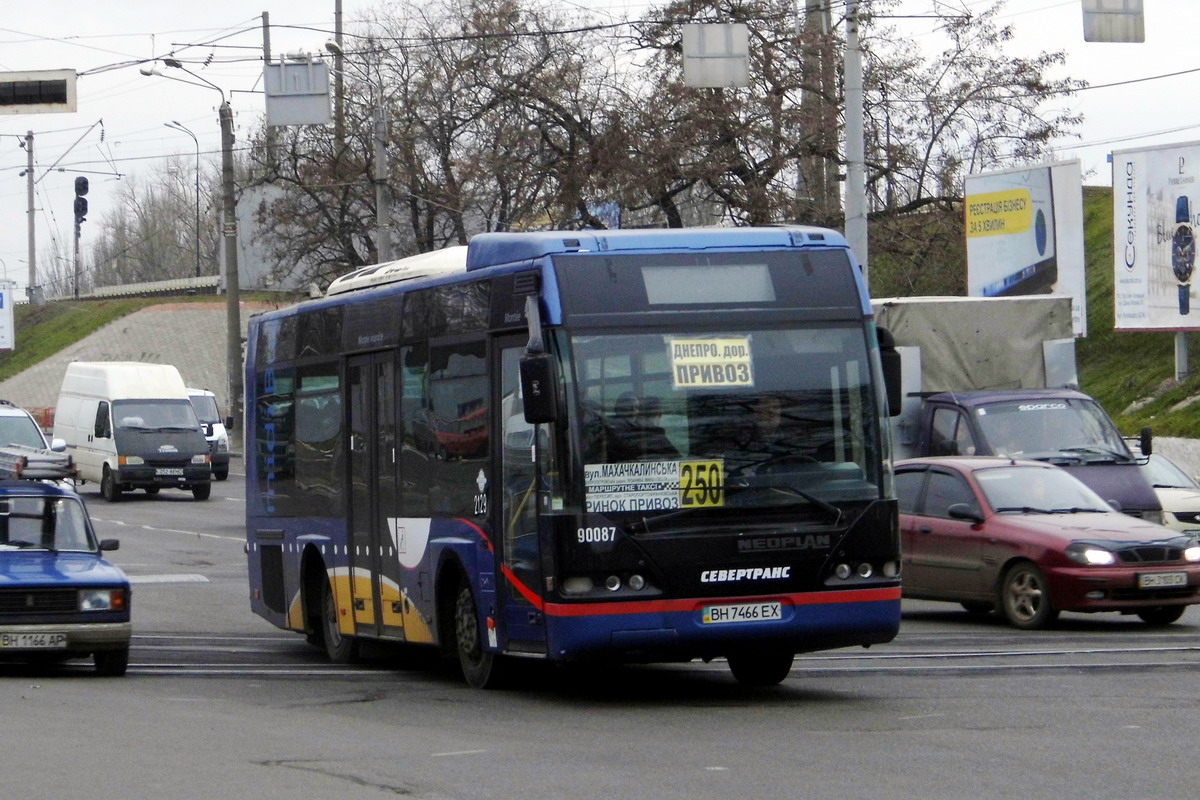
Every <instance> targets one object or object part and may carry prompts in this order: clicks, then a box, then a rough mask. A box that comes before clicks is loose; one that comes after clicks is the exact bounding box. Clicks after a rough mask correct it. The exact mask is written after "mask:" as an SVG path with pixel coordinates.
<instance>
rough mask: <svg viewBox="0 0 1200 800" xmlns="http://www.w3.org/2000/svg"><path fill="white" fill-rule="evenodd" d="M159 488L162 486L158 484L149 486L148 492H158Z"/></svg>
mask: <svg viewBox="0 0 1200 800" xmlns="http://www.w3.org/2000/svg"><path fill="white" fill-rule="evenodd" d="M159 488H160V487H158V486H147V487H146V494H158V490H159Z"/></svg>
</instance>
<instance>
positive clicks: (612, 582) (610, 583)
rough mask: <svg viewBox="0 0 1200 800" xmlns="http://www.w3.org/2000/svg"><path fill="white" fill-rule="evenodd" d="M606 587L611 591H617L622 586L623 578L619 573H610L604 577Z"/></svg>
mask: <svg viewBox="0 0 1200 800" xmlns="http://www.w3.org/2000/svg"><path fill="white" fill-rule="evenodd" d="M604 588H605V589H608V590H609V591H610V592H615V591H617V590H618V589H620V588H621V578H620V576H618V575H609V576H608V577H607V578H605V579H604Z"/></svg>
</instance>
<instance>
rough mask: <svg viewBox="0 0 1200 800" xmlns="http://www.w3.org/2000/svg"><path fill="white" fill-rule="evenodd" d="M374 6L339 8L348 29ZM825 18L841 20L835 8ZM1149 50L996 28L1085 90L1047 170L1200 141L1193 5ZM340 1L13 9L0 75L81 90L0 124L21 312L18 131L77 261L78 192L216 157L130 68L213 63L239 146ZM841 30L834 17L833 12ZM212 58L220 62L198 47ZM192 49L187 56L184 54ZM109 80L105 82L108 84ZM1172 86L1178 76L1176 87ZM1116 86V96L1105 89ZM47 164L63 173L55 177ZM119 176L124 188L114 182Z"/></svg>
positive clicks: (95, 207) (641, 7)
mask: <svg viewBox="0 0 1200 800" xmlns="http://www.w3.org/2000/svg"><path fill="white" fill-rule="evenodd" d="M382 2H383V0H343V4H342V5H343V14H344V17H343V19H344V24H345V26H346V27H347V28H348V29H349V28H351V27H353V26H354V25H355V23H356V22H360V21H361V20H363V19H364V17H366V16H367V15H368V14H370V13H371V12H372V11H373V10H375V9H377V8H379V7H380V6H381V5H382ZM834 2H835V9H839V8H840V7H841V3H840V0H834ZM557 5H559V6H561V7H562V8H564V9H567V10H569V9H570V8H572V7H574V8H579V9H581V11H582V10H588V11H590V12H593V13H598V14H605V15H609V14H611V15H613V16H616V17H621V16H624V15H629V16H632V17H638V16H640V15H642V14H644V13H645V12H646V10H647V9H648V8H650V4H648V3H643V2H633V0H576V1H575V2H572V1H571V0H559V2H558V3H557ZM991 5H992V2H991V0H943V1H942V2H937V1H936V0H904V2H903V4H902V6H901V8H900V9H899V13H901V14H905V15H914V16H920V15H929V14H932V13H933V12H934V11H935V10H940V11H942V12H943V13H954V12H961V11H963V10H966V11H976V12H978V11H979V10H982V9H984V8H987V7H990V6H991ZM1145 5H1146V7H1147V10H1146V43H1145V44H1141V45H1135V44H1089V43H1085V42H1084V41H1083V32H1082V31H1083V27H1082V22H1081V20H1082V12H1081V0H1008V2H1007V3H1006V6H1005V10H1004V12H1002V17H1001V19H1002V21H1004V22H1008V23H1011V24H1012V25H1013V26H1014V27H1015V29H1016V36H1015V38H1014V40H1013V42H1012V43H1011V52H1012V53H1013V54H1014V55H1032V54H1034V53H1037V52H1039V51H1041V50H1058V49H1061V50H1065V51H1067V53H1068V61H1067V66H1066V67H1065V69H1064V71H1063V75H1068V74H1069V75H1070V76H1071V77H1074V78H1078V79H1082V80H1086V81H1088V82H1089V83H1090V84H1092V85H1093V87H1095V88H1091V89H1088V90H1085V91H1083V92H1080V93H1079V94H1078V95H1077V96H1075V97H1073V98H1067V99H1065V100H1064V101H1063V104H1064V105H1065V106H1066V107H1068V108H1070V109H1073V110H1077V111H1079V112H1082V113H1083V114H1085V115H1086V122H1085V124H1084V125H1083V127H1082V129H1081V134H1082V136H1081V138H1080V139H1079V140H1078V142H1062V143H1059V144H1060V148H1059V149H1058V150H1057V151H1056V160H1067V159H1075V158H1077V159H1079V160H1080V162H1081V167H1082V170H1083V174H1084V182H1085V183H1087V184H1109V183H1110V173H1109V167H1108V164H1107V161H1106V159H1107V155H1108V153H1109V152H1111V151H1112V150H1114V149H1117V150H1119V149H1128V148H1136V147H1147V146H1152V145H1155V144H1166V143H1176V142H1190V141H1194V140H1196V139H1200V104H1198V103H1196V102H1195V99H1194V98H1195V97H1196V96H1197V91H1196V89H1195V85H1196V84H1197V82H1198V80H1200V64H1197V62H1196V56H1195V53H1196V52H1197V47H1196V43H1195V37H1196V32H1197V30H1198V29H1200V27H1198V23H1200V2H1198V1H1197V0H1145ZM334 7H335V2H334V0H259V2H257V3H255V2H252V0H251V2H247V1H246V0H194V1H193V2H181V0H40V2H38V1H35V2H21V3H16V2H10V3H8V4H6V8H5V11H6V13H5V15H4V17H3V20H0V71H19V70H32V69H72V70H75V71H76V72H78V73H81V74H82V76H81V77H80V78H79V83H78V94H79V110H78V111H77V112H75V113H71V114H37V115H22V116H5V115H0V215H2V218H3V220H4V222H5V224H4V225H3V226H0V275H3V276H4V277H6V278H8V279H10V280H15V281H16V282H17V284H18V286H19V289H18V294H17V296H18V298H20V297H23V294H24V286H25V283H26V279H27V274H28V260H27V236H26V230H27V220H28V214H27V213H26V208H27V201H26V182H25V178H23V177H21V176H20V173H21V171H22V170H23V169H24V168H25V164H26V153H25V151H24V150H23V149H22V148H21V144H22V141H23V139H24V136H25V134H26V132H27V131H30V130H32V131H33V132H34V153H35V157H36V167H35V170H34V172H35V175H36V176H37V179H38V183H37V189H36V197H35V206H36V209H37V210H36V212H35V220H36V237H37V258H38V259H39V260H41V259H43V258H44V256H43V253H44V252H45V251H46V249H47V246H48V245H49V244H50V242H51V241H52V240H55V239H57V240H58V241H59V242H60V250H61V252H63V253H65V254H67V255H68V256H69V254H70V252H71V236H72V211H71V204H72V201H73V198H74V193H73V189H72V186H73V181H74V177H75V175H77V174H80V173H81V172H82V173H84V174H87V175H88V177H89V180H90V182H91V187H92V188H91V192H90V194H89V196H88V199H89V201H90V205H91V209H90V214H89V221H88V222H85V223H84V234H83V236H84V239H85V241H86V238H87V236H88V234H89V232H90V231H91V230H92V229H93V228H92V227H91V226H94V225H96V222H95V221H97V220H99V219H101V218H102V216H103V214H104V212H105V210H106V203H107V202H109V200H110V195H111V194H112V192H113V189H114V187H115V186H117V185H118V184H117V181H119V180H128V179H129V178H130V176H137V175H139V174H146V173H147V172H149V171H151V170H153V169H154V168H155V167H156V166H161V159H162V158H163V157H165V156H168V155H171V154H174V155H177V156H181V157H183V159H184V162H183V163H184V165H185V167H186V168H188V169H191V168H193V165H194V159H195V152H196V146H195V145H194V144H193V142H192V140H191V139H190V138H189V137H188V136H187V135H186V134H184V133H182V132H179V131H176V130H172V129H169V128H167V127H165V126H164V123H165V122H168V121H177V122H179V123H181V124H182V125H184V126H186V127H188V128H190V129H191V130H192V131H193V132H194V133H195V135H196V137H197V140H198V142H199V148H200V151H201V156H202V158H204V159H206V160H212V159H215V158H216V156H217V154H218V152H219V149H220V135H219V128H218V122H217V113H216V109H217V106H218V105H219V103H220V99H221V95H220V94H219V93H218V92H217V91H215V90H213V89H208V88H204V87H192V86H188V85H185V84H182V83H179V82H175V81H171V80H168V79H165V78H160V77H154V76H149V77H148V76H144V75H142V74H140V72H139V71H138V65H137V64H132V63H129V62H132V61H136V60H139V59H149V58H154V57H156V56H163V55H165V54H167V53H170V52H175V53H177V54H180V55H181V56H184V57H187V58H204V57H207V56H208V55H209V54H212V56H213V57H214V58H215V59H218V60H219V61H220V62H226V61H228V60H229V59H244V60H241V61H236V62H233V63H218V62H216V61H214V63H212V64H211V65H209V66H208V67H205V68H203V69H202V70H201V74H203V75H204V77H205V78H206V79H208V80H209V81H211V82H212V83H215V84H217V85H218V86H219V87H221V88H222V89H223V90H224V91H225V94H226V96H227V97H228V98H229V100H230V104H231V106H232V107H233V109H234V112H235V119H236V126H237V132H238V136H239V138H242V137H243V135H244V134H245V133H246V132H247V131H249V130H250V129H251V128H253V127H254V125H256V124H257V122H258V120H259V118H260V117H261V115H262V114H263V99H262V95H261V94H259V93H258V92H259V91H260V90H261V74H262V67H261V56H262V46H263V39H262V17H261V14H262V12H264V11H265V12H268V13H269V14H270V22H271V26H272V27H271V34H270V35H271V50H272V52H274V53H281V52H292V51H297V50H308V51H321V50H322V47H323V44H324V42H325V41H326V40H327V39H328V38H330V37H331V35H332V31H333V22H334ZM835 15H836V11H835ZM892 23H893V24H894V25H895V26H896V28H897V30H898V32H899V33H900V34H901V35H906V36H912V37H914V38H916V39H917V41H920V42H922V43H928V46H930V47H936V46H937V41H938V39H937V35H936V33H935V32H934V31H935V28H936V20H931V19H920V18H897V19H895V20H893V21H892ZM199 42H218V45H219V46H216V47H213V46H194V45H195V43H199ZM189 45H193V46H189ZM114 65H124V66H116V67H115V68H112V69H107V70H106V69H105V68H107V67H110V66H114ZM1175 73H1179V74H1175ZM1114 84H1116V85H1114ZM56 164H58V165H59V166H62V167H67V169H66V170H65V171H63V172H59V171H57V170H53V169H51V168H52V167H54V166H55V165H56ZM118 175H119V176H124V177H118Z"/></svg>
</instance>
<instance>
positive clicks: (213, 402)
mask: <svg viewBox="0 0 1200 800" xmlns="http://www.w3.org/2000/svg"><path fill="white" fill-rule="evenodd" d="M191 400H192V408H194V409H196V417H197V418H199V420H200V421H201V422H204V423H206V424H208V425H215V424H216V423H218V422H220V421H221V414H220V412H219V411H217V399H216V398H215V397H213V396H212V395H210V394H194V395H191Z"/></svg>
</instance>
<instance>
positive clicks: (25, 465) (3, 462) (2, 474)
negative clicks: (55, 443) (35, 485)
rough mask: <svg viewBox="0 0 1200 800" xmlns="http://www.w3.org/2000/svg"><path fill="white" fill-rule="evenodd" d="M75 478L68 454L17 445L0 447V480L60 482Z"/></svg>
mask: <svg viewBox="0 0 1200 800" xmlns="http://www.w3.org/2000/svg"><path fill="white" fill-rule="evenodd" d="M74 477H75V464H74V462H73V461H72V460H71V456H70V454H69V453H58V452H55V451H54V450H40V449H38V448H36V447H26V446H24V445H19V444H9V445H4V446H3V447H0V479H5V478H23V479H26V480H35V481H40V480H61V479H66V478H74Z"/></svg>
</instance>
